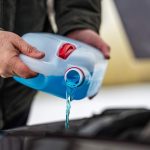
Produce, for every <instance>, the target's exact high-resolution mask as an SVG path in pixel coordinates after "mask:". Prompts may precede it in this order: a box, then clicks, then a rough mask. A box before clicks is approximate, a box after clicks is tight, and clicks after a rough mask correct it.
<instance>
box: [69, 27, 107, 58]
mask: <svg viewBox="0 0 150 150" xmlns="http://www.w3.org/2000/svg"><path fill="white" fill-rule="evenodd" d="M67 37H69V38H72V39H75V40H79V41H81V42H84V43H87V44H89V45H91V46H94V47H96V48H98V49H99V50H100V51H101V52H102V53H103V55H104V57H105V58H106V59H109V58H110V47H109V46H108V44H106V43H105V42H104V41H103V40H102V39H101V38H100V36H99V35H98V34H97V33H96V32H94V31H93V30H91V29H80V30H75V31H72V32H70V33H69V34H67Z"/></svg>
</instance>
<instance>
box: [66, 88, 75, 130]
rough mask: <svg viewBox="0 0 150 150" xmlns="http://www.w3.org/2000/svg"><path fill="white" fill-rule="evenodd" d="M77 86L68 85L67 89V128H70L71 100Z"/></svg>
mask: <svg viewBox="0 0 150 150" xmlns="http://www.w3.org/2000/svg"><path fill="white" fill-rule="evenodd" d="M74 90H75V88H70V87H67V89H66V121H65V128H66V129H68V128H69V115H70V110H71V101H72V100H73V94H74Z"/></svg>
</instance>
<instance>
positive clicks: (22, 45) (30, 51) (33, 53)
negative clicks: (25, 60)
mask: <svg viewBox="0 0 150 150" xmlns="http://www.w3.org/2000/svg"><path fill="white" fill-rule="evenodd" d="M13 43H14V46H15V47H16V48H17V49H18V50H19V51H20V52H21V53H23V54H25V55H27V56H30V57H33V58H38V59H40V58H43V57H44V56H45V54H44V53H43V52H40V51H39V50H37V49H36V48H35V47H33V46H31V45H29V44H28V43H27V42H25V41H24V40H23V39H22V38H20V37H18V38H17V39H15V40H14V42H13Z"/></svg>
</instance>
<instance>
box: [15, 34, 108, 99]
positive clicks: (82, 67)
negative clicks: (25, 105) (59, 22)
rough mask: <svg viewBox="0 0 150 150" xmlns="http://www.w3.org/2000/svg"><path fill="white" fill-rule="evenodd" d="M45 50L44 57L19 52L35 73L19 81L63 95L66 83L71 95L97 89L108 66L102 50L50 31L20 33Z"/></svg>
mask: <svg viewBox="0 0 150 150" xmlns="http://www.w3.org/2000/svg"><path fill="white" fill-rule="evenodd" d="M22 38H23V39H24V40H25V41H26V42H28V43H29V44H30V45H32V46H34V47H36V48H37V49H38V50H40V51H43V52H44V53H45V57H44V58H43V59H40V60H39V59H34V58H31V57H28V56H26V55H23V54H20V56H19V57H20V59H21V60H22V61H23V62H24V63H25V64H26V65H27V66H28V67H29V68H30V69H31V70H33V71H35V72H37V73H39V74H38V76H36V77H33V78H29V79H24V78H20V77H16V76H15V77H14V79H15V80H17V81H18V82H20V83H22V84H24V85H26V86H29V87H31V88H33V89H36V90H39V91H43V92H46V93H49V94H53V95H55V96H58V97H61V98H64V99H65V98H66V87H67V86H68V87H70V88H74V95H73V99H75V100H80V99H83V98H85V97H92V96H93V95H95V94H96V93H98V91H99V88H100V86H101V84H102V80H103V77H104V73H105V70H106V67H107V60H105V59H104V56H103V55H102V53H101V52H100V51H99V50H98V49H96V48H94V47H91V46H89V45H87V44H84V43H82V42H79V41H76V40H72V39H69V38H66V37H63V36H59V35H55V34H50V33H28V34H25V35H23V37H22Z"/></svg>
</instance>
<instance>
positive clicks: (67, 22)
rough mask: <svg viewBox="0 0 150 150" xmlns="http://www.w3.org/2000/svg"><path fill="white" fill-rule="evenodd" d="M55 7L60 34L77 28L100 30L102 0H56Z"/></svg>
mask: <svg viewBox="0 0 150 150" xmlns="http://www.w3.org/2000/svg"><path fill="white" fill-rule="evenodd" d="M54 9H55V19H56V24H57V27H58V33H59V34H62V35H65V34H67V33H69V32H70V31H73V30H75V29H92V30H94V31H95V32H97V33H98V32H99V27H100V22H101V1H100V0H54Z"/></svg>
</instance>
